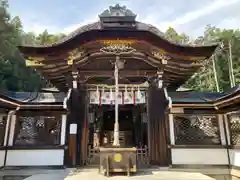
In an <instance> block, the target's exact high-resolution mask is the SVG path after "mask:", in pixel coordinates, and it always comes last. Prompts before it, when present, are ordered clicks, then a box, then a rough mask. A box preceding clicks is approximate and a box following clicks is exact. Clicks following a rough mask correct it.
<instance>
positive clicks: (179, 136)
mask: <svg viewBox="0 0 240 180" xmlns="http://www.w3.org/2000/svg"><path fill="white" fill-rule="evenodd" d="M174 130H175V144H176V145H189V144H190V145H215V144H221V141H220V132H219V125H218V120H217V117H216V116H212V115H209V116H203V115H174Z"/></svg>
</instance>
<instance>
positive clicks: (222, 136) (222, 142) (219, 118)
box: [217, 114, 226, 145]
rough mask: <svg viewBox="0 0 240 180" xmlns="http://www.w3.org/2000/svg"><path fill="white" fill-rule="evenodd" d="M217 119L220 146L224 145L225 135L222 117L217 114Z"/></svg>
mask: <svg viewBox="0 0 240 180" xmlns="http://www.w3.org/2000/svg"><path fill="white" fill-rule="evenodd" d="M217 119H218V125H219V131H220V139H221V144H222V145H226V135H225V132H224V124H223V115H222V114H218V115H217Z"/></svg>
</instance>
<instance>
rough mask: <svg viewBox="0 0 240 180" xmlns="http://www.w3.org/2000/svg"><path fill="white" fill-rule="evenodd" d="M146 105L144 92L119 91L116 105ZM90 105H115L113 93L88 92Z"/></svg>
mask: <svg viewBox="0 0 240 180" xmlns="http://www.w3.org/2000/svg"><path fill="white" fill-rule="evenodd" d="M144 103H146V92H145V91H132V92H126V91H120V92H119V94H118V104H144ZM90 104H115V92H109V91H108V92H105V91H99V92H97V91H90Z"/></svg>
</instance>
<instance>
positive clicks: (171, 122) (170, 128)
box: [168, 114, 175, 145]
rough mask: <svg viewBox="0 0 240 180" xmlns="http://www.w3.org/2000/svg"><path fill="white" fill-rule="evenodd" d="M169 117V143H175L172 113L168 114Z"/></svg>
mask: <svg viewBox="0 0 240 180" xmlns="http://www.w3.org/2000/svg"><path fill="white" fill-rule="evenodd" d="M168 118H169V132H170V143H171V145H175V132H174V121H173V118H174V117H173V114H169V115H168Z"/></svg>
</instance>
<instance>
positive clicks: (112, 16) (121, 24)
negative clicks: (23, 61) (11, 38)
mask: <svg viewBox="0 0 240 180" xmlns="http://www.w3.org/2000/svg"><path fill="white" fill-rule="evenodd" d="M99 18H100V20H99V21H97V22H94V23H91V24H87V25H84V26H82V27H79V28H78V29H76V30H75V31H73V32H72V33H70V34H68V35H67V36H66V37H64V38H62V39H60V40H59V41H57V42H55V43H52V44H48V45H39V46H34V47H33V46H27V45H22V46H19V48H20V50H21V51H22V52H23V53H24V52H26V51H31V50H36V51H37V50H38V49H45V48H47V49H48V48H50V49H51V48H54V49H55V48H57V47H60V46H63V45H65V44H69V42H70V41H72V40H73V39H75V38H77V37H78V36H80V35H83V34H85V33H86V32H89V31H102V30H106V29H107V30H116V31H123V30H132V31H143V32H150V33H152V34H153V35H155V36H156V39H158V40H162V41H164V42H165V43H167V44H169V45H172V46H179V47H181V48H187V49H189V50H190V51H191V49H193V48H194V49H196V48H197V49H199V50H200V51H204V50H207V51H212V52H213V51H214V49H215V48H216V47H217V46H218V44H211V45H201V46H198V45H194V46H193V45H189V44H179V43H177V42H173V41H170V40H169V39H167V37H166V35H165V34H164V33H163V32H161V31H160V30H159V29H158V28H156V27H155V26H153V25H150V24H146V23H142V22H138V21H135V18H136V15H135V14H134V13H133V12H132V11H131V10H129V9H127V8H126V7H125V6H122V7H121V6H120V5H118V4H117V5H115V6H110V7H109V9H107V10H105V11H104V12H103V13H102V14H100V15H99ZM125 23H126V24H127V25H125ZM106 24H108V26H106ZM109 27H110V28H109Z"/></svg>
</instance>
